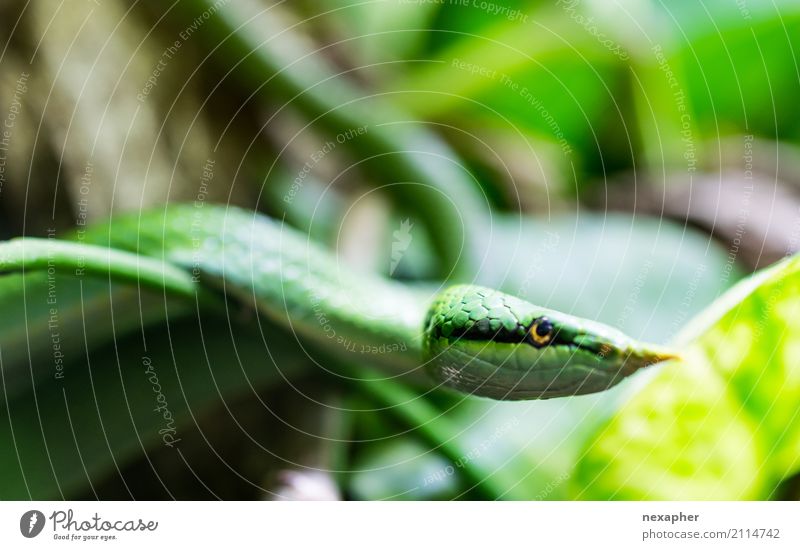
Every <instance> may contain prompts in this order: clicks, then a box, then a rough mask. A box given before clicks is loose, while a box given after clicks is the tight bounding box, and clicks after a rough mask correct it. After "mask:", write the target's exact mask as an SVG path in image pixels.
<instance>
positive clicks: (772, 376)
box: [572, 257, 800, 499]
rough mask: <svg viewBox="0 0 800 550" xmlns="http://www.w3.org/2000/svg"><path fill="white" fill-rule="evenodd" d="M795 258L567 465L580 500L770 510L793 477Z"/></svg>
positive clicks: (798, 330) (798, 338)
mask: <svg viewBox="0 0 800 550" xmlns="http://www.w3.org/2000/svg"><path fill="white" fill-rule="evenodd" d="M798 318H800V257H794V258H790V259H787V260H784V261H782V262H780V263H778V264H776V265H775V266H773V267H771V268H769V269H767V270H765V271H762V272H760V273H758V274H756V275H754V276H752V277H751V278H749V279H747V280H745V281H743V282H741V283H739V284H738V285H737V286H735V287H734V288H733V289H731V290H730V291H729V292H728V293H726V294H725V295H724V296H723V297H722V298H720V299H719V300H718V301H717V302H716V303H715V304H714V305H712V306H711V307H710V308H708V309H707V310H706V311H705V312H704V313H703V314H702V315H701V316H700V317H698V318H697V319H696V320H695V321H694V322H692V323H691V324H690V325H689V326H688V327H687V328H686V329H685V331H684V332H683V333H682V334H681V335H680V337H679V339H678V344H679V345H680V346H681V347H683V349H684V355H685V359H684V360H683V361H681V362H675V363H673V364H670V365H667V366H665V367H664V368H663V369H662V370H661V371H660V373H659V375H658V376H657V377H655V378H654V379H653V380H652V381H651V382H650V383H649V384H648V385H647V386H646V387H645V388H644V389H643V390H642V391H641V392H639V393H638V394H637V395H636V396H635V397H634V398H633V399H631V400H630V401H629V402H628V403H627V404H626V405H625V406H624V407H623V408H622V409H621V410H620V411H619V412H618V413H617V414H616V415H615V416H614V418H613V419H612V420H611V421H610V422H609V423H608V424H607V425H606V426H604V427H603V429H601V430H600V431H599V432H598V433H597V434H596V436H595V437H594V439H593V440H592V442H591V444H590V445H589V446H588V447H587V449H586V452H585V455H584V457H583V459H582V460H581V461H580V463H579V464H578V465H577V468H576V473H575V476H574V477H573V480H574V483H573V486H572V487H573V494H574V496H577V497H582V498H593V499H597V498H656V499H742V498H770V497H773V496H774V495H775V491H776V489H777V485H778V483H779V482H780V481H781V480H782V479H784V478H785V477H787V476H789V475H791V474H793V473H794V472H796V471H797V469H798V467H799V466H800V406H798V403H800V323H799V322H798Z"/></svg>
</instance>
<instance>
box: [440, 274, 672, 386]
mask: <svg viewBox="0 0 800 550" xmlns="http://www.w3.org/2000/svg"><path fill="white" fill-rule="evenodd" d="M424 352H425V358H426V360H427V366H428V369H429V370H430V372H431V373H432V374H433V376H434V377H435V378H437V379H438V380H439V381H440V382H442V383H443V384H445V385H447V386H450V387H453V388H456V389H458V390H460V391H464V392H469V393H472V394H474V395H478V396H482V397H491V398H494V399H505V400H518V399H547V398H551V397H562V396H567V395H580V394H587V393H595V392H599V391H603V390H606V389H608V388H610V387H612V386H614V385H616V384H618V383H619V382H620V381H622V380H623V379H625V378H626V377H628V376H630V375H631V374H633V373H635V372H636V371H638V370H640V369H642V368H645V367H647V366H649V365H653V364H655V363H660V362H663V361H668V360H671V359H675V358H676V355H675V354H674V353H672V352H670V351H669V350H666V349H664V348H660V347H658V346H654V345H649V344H643V343H640V342H638V341H636V340H634V339H632V338H630V337H628V336H626V335H625V334H623V333H622V332H620V331H619V330H616V329H614V328H612V327H609V326H607V325H603V324H601V323H597V322H594V321H590V320H587V319H580V318H577V317H573V316H571V315H567V314H564V313H561V312H558V311H553V310H549V309H546V308H542V307H538V306H535V305H533V304H530V303H528V302H526V301H524V300H520V299H518V298H516V297H514V296H510V295H508V294H504V293H501V292H498V291H495V290H491V289H487V288H482V287H477V286H466V285H460V286H456V287H452V288H450V289H447V290H445V291H444V292H442V293H441V294H440V295H439V296H438V298H437V299H436V300H435V301H434V303H433V305H432V306H431V308H430V310H429V312H428V315H427V318H426V326H425V342H424Z"/></svg>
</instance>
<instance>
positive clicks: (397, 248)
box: [389, 218, 414, 277]
mask: <svg viewBox="0 0 800 550" xmlns="http://www.w3.org/2000/svg"><path fill="white" fill-rule="evenodd" d="M413 227H414V224H413V223H411V220H409V219H408V218H406V219H404V220H403V221H402V222H400V229H398V230H396V231H393V232H392V237H394V240H393V241H392V259H391V262H390V263H389V276H390V277H391V276H392V275H394V270H395V269H397V266H398V265H399V264H400V260H402V259H403V254H404V253H405V251H406V250H408V247H409V246H410V245H411V229H412V228H413Z"/></svg>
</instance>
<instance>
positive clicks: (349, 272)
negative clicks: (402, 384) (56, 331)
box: [0, 203, 675, 400]
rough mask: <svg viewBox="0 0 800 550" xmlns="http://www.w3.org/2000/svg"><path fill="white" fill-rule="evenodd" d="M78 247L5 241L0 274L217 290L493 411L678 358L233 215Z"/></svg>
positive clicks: (161, 221)
mask: <svg viewBox="0 0 800 550" xmlns="http://www.w3.org/2000/svg"><path fill="white" fill-rule="evenodd" d="M76 239H78V240H79V241H80V242H78V243H75V242H66V241H57V240H53V239H31V238H22V239H15V240H12V241H9V242H7V243H3V245H2V248H0V268H2V270H3V271H6V272H9V271H11V270H14V269H20V268H21V267H24V268H25V269H31V268H33V267H36V266H37V265H38V266H39V267H42V266H44V265H48V262H51V263H52V262H55V263H57V264H58V265H62V266H72V267H74V268H76V269H80V270H81V272H87V273H89V272H96V273H103V274H106V275H109V274H110V275H111V276H112V277H117V278H122V279H128V280H130V281H136V282H138V283H139V284H145V285H150V286H156V287H158V286H161V287H165V288H170V289H173V290H175V289H178V291H179V292H184V293H187V294H191V293H192V292H197V291H198V290H199V289H204V290H207V289H208V288H213V289H216V291H221V292H223V293H224V294H225V295H227V296H232V297H235V298H236V299H238V300H239V301H241V302H243V303H244V304H245V305H251V306H252V307H254V308H256V309H257V310H258V311H259V312H260V313H262V314H263V315H264V316H266V317H267V318H269V319H270V320H271V321H273V322H275V323H277V324H279V325H281V326H283V327H285V328H286V329H288V330H289V331H291V332H292V333H293V334H294V335H296V336H299V337H300V338H301V339H302V340H303V341H309V342H313V343H316V345H317V346H321V347H322V348H323V349H324V350H326V351H331V352H333V353H335V354H337V355H339V356H341V357H343V358H345V359H350V360H355V361H358V360H359V358H360V359H363V358H364V357H365V355H366V354H368V355H369V362H370V363H374V364H379V365H382V366H383V367H385V369H387V371H388V372H389V373H390V374H397V375H401V374H402V375H405V374H409V373H411V374H421V375H422V376H425V377H427V378H428V380H429V381H432V382H436V383H438V384H440V385H444V386H447V387H450V388H453V389H455V390H458V391H461V392H464V393H469V394H472V395H476V396H482V397H489V398H493V399H502V400H520V399H547V398H552V397H561V396H568V395H579V394H587V393H593V392H599V391H603V390H606V389H608V388H610V387H611V386H614V385H615V384H617V383H618V382H620V381H621V380H623V379H624V378H626V377H627V376H630V375H631V374H633V373H634V372H636V371H637V370H639V369H641V368H643V367H646V366H648V365H651V364H654V363H658V362H660V361H665V360H669V359H671V358H674V357H675V355H674V354H672V353H671V352H670V351H669V350H666V349H663V348H660V347H659V346H655V345H649V344H645V343H641V342H638V341H636V340H633V339H631V338H629V337H628V336H626V335H625V334H623V333H621V332H620V331H618V330H616V329H614V328H611V327H608V326H605V325H602V324H600V323H597V322H594V321H590V320H586V319H580V318H577V317H573V316H571V315H567V314H565V313H562V312H558V311H554V310H550V309H547V308H544V307H541V306H537V305H534V304H531V303H529V302H527V301H525V300H522V299H519V298H517V297H514V296H511V295H509V294H505V293H503V292H500V291H498V290H493V289H489V288H485V287H481V286H476V285H468V284H466V285H465V284H459V285H455V286H450V285H441V286H439V287H434V288H430V287H422V286H414V285H411V284H408V283H403V282H399V281H396V280H391V279H386V278H383V277H380V276H377V275H374V274H369V273H361V272H358V271H356V270H353V269H351V268H349V267H348V266H346V265H343V264H342V263H340V261H339V259H338V258H337V256H336V255H334V254H332V253H331V252H329V251H328V250H326V249H325V248H323V247H321V246H319V245H316V244H314V243H312V242H310V241H309V239H308V237H307V236H306V235H304V234H302V233H299V232H297V231H296V230H294V229H291V228H290V227H288V226H287V225H286V224H282V223H279V222H278V221H275V220H272V219H270V218H268V217H266V216H263V215H261V214H258V213H255V212H252V211H246V210H241V209H238V208H234V207H225V206H213V205H209V204H203V203H195V204H186V205H171V206H168V207H165V208H162V209H159V210H153V211H148V212H143V213H139V214H136V215H128V216H122V217H117V218H115V219H113V220H112V221H111V222H109V224H108V225H104V226H98V227H94V228H92V229H89V230H86V231H85V232H82V233H78V234H77V235H76Z"/></svg>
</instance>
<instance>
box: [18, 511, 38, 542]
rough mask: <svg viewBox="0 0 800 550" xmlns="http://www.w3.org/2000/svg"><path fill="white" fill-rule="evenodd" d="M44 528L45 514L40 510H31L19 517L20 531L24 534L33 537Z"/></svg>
mask: <svg viewBox="0 0 800 550" xmlns="http://www.w3.org/2000/svg"><path fill="white" fill-rule="evenodd" d="M42 529H44V514H43V513H41V512H40V511H39V510H30V511H28V512H25V513H24V514H22V517H21V518H20V519H19V531H20V533H22V536H23V537H25V538H27V539H32V538H33V537H35V536H36V535H38V534H39V533H41V532H42Z"/></svg>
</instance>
